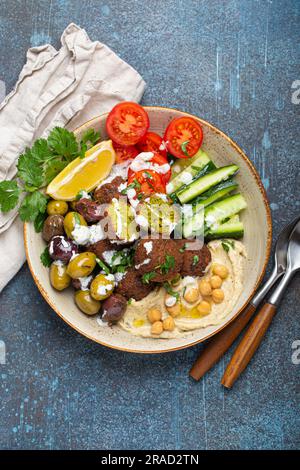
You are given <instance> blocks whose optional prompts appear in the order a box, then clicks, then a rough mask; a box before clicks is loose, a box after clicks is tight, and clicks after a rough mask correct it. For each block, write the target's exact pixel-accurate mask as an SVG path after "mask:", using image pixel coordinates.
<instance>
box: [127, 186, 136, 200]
mask: <svg viewBox="0 0 300 470" xmlns="http://www.w3.org/2000/svg"><path fill="white" fill-rule="evenodd" d="M135 196H136V190H135V189H133V188H129V189H128V191H127V197H128V199H133V198H134V197H135Z"/></svg>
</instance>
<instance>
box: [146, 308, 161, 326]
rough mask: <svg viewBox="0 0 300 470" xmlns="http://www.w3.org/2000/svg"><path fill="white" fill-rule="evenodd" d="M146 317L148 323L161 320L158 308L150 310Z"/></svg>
mask: <svg viewBox="0 0 300 470" xmlns="http://www.w3.org/2000/svg"><path fill="white" fill-rule="evenodd" d="M147 317H148V320H149V322H150V323H155V322H159V321H160V320H161V311H160V310H159V309H158V308H150V309H149V310H148V313H147Z"/></svg>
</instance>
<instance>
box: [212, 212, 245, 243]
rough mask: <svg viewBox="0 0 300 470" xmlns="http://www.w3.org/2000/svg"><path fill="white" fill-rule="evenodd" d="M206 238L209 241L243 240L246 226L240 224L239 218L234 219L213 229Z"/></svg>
mask: <svg viewBox="0 0 300 470" xmlns="http://www.w3.org/2000/svg"><path fill="white" fill-rule="evenodd" d="M233 219H235V221H234V220H233ZM206 236H207V238H209V239H213V238H223V237H228V238H242V237H243V236H244V225H243V222H240V220H239V218H237V219H236V218H235V217H233V218H232V219H230V220H228V222H225V223H224V224H221V225H219V227H217V228H211V229H210V230H209V231H208V233H207V235H206Z"/></svg>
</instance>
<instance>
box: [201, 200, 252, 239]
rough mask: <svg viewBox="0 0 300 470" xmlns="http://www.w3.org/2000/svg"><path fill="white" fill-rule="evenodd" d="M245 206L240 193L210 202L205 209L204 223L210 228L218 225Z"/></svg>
mask: <svg viewBox="0 0 300 470" xmlns="http://www.w3.org/2000/svg"><path fill="white" fill-rule="evenodd" d="M246 207H247V203H246V201H245V198H244V197H243V196H242V195H241V194H234V195H233V196H229V197H226V198H225V199H222V200H221V201H217V202H215V203H214V204H211V205H210V206H208V207H207V208H206V209H205V225H206V227H207V228H208V230H210V229H212V228H213V229H214V228H216V227H218V225H219V224H221V223H222V222H226V221H227V219H229V218H230V217H232V216H233V215H236V214H238V213H239V212H240V211H241V210H243V209H245V208H246Z"/></svg>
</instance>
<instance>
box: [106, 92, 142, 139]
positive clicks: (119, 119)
mask: <svg viewBox="0 0 300 470" xmlns="http://www.w3.org/2000/svg"><path fill="white" fill-rule="evenodd" d="M148 128H149V117H148V114H147V113H146V111H145V110H144V108H142V106H140V105H139V104H137V103H132V102H131V101H123V103H119V104H117V105H116V106H114V107H113V109H112V110H111V112H110V113H109V115H108V116H107V119H106V131H107V133H108V135H109V137H110V138H111V139H112V140H113V141H114V142H116V143H117V144H119V145H122V146H126V147H127V146H130V145H135V144H136V143H137V142H138V141H139V140H141V139H142V137H144V135H145V134H146V132H147V130H148Z"/></svg>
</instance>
